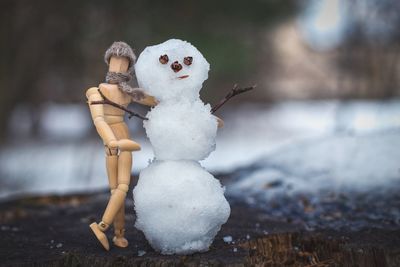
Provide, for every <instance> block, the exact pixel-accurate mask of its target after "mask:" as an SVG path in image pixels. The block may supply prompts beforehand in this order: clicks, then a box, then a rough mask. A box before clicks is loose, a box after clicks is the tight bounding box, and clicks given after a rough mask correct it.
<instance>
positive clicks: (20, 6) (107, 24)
mask: <svg viewBox="0 0 400 267" xmlns="http://www.w3.org/2000/svg"><path fill="white" fill-rule="evenodd" d="M0 6H1V8H0V13H1V15H0V21H1V37H0V38H1V42H0V47H1V51H2V60H1V61H0V127H1V129H2V131H1V132H0V139H1V143H0V198H2V199H5V198H10V197H18V196H21V195H22V196H23V195H29V194H47V193H56V194H65V193H69V192H77V191H85V192H87V191H93V190H98V189H105V188H107V178H106V173H105V166H104V153H103V147H102V143H101V140H100V138H99V137H98V136H97V134H96V132H95V129H94V126H93V124H92V122H91V120H90V114H89V111H88V108H87V105H86V99H85V91H86V89H88V88H89V87H92V86H97V85H98V84H99V83H101V82H103V81H104V77H105V73H106V70H107V67H106V64H105V63H104V61H103V55H104V52H105V50H106V49H107V48H108V47H109V46H110V45H111V44H112V43H113V41H125V42H127V43H128V44H130V45H131V46H132V47H133V48H134V50H135V52H136V54H137V55H139V54H140V52H141V51H142V50H143V49H144V48H145V47H146V46H148V45H154V44H158V43H161V42H163V41H165V40H167V39H170V38H180V39H184V40H188V41H190V42H191V43H192V44H194V45H195V46H196V47H197V48H198V49H199V50H200V51H201V52H202V53H203V54H204V56H205V57H206V58H207V60H208V61H209V62H210V64H211V70H210V73H209V79H208V80H207V81H206V82H205V84H204V87H203V89H202V91H201V97H202V99H203V101H204V102H206V103H210V104H211V105H213V104H216V103H217V102H218V101H219V100H220V99H221V98H222V97H223V96H224V95H225V94H226V93H227V92H228V91H229V90H230V89H231V88H232V86H233V84H235V83H238V84H239V85H241V86H248V85H253V84H257V85H258V86H257V88H256V89H255V90H254V91H252V92H250V93H247V94H244V95H241V96H239V97H236V98H235V99H233V100H232V101H231V102H228V103H227V104H226V105H225V106H224V107H223V108H222V109H221V110H220V111H218V114H217V115H218V116H220V117H222V118H223V119H224V120H225V127H224V128H223V129H221V130H220V132H219V136H218V140H217V150H216V151H215V152H214V153H213V154H212V155H211V156H210V157H209V158H207V159H206V160H205V161H203V162H202V164H203V165H204V166H205V167H206V168H207V169H209V170H210V171H212V172H213V173H214V174H234V177H233V178H232V179H231V180H230V181H229V182H228V183H227V192H228V194H230V195H232V196H235V195H236V196H240V197H242V198H245V199H246V201H247V202H248V203H250V204H251V203H254V202H257V201H258V200H259V199H269V198H271V196H274V195H275V194H276V193H278V194H286V195H287V194H298V193H304V192H323V191H324V190H328V191H329V192H331V193H332V192H339V193H340V192H351V191H354V190H356V191H357V192H372V191H377V190H383V191H382V192H386V191H385V190H389V189H393V188H395V189H396V190H397V189H398V188H399V185H400V172H399V168H400V162H399V158H400V149H399V147H400V98H399V96H400V75H399V74H400V28H399V25H400V2H399V1H396V0H380V1H378V0H354V1H345V0H319V1H315V0H314V1H299V0H289V1H278V0H256V1H231V0H229V1H228V0H222V1H211V0H203V1H175V0H170V1H162V0H151V1H145V0H129V1H125V0H121V1H104V0H100V1H90V0H89V1H50V0H40V1H27V0H13V1H8V0H5V1H1V4H0ZM130 108H131V109H133V110H135V111H137V112H141V113H142V114H145V113H146V112H147V109H146V108H143V107H140V106H138V105H132V106H131V107H130ZM128 124H129V127H130V128H131V134H132V137H133V139H134V140H136V141H138V142H139V143H140V144H141V145H142V148H143V150H142V151H141V152H138V153H135V154H134V165H133V172H134V173H135V174H137V173H138V172H139V171H140V170H141V169H143V168H145V167H146V166H147V164H148V161H149V160H151V159H152V158H153V154H152V153H153V152H152V150H151V146H150V144H149V142H148V139H147V138H146V136H145V133H144V131H143V127H142V121H140V120H138V119H136V118H132V119H131V120H129V122H128ZM397 204H398V203H397ZM397 204H396V205H397ZM392 207H393V209H391V210H389V211H388V212H389V214H392V215H393V214H394V215H393V216H395V218H397V219H396V220H398V221H397V222H400V211H399V209H398V208H395V205H393V206H392ZM397 207H398V206H397ZM275 212H277V213H279V212H280V211H279V210H276V209H275ZM393 216H392V217H393Z"/></svg>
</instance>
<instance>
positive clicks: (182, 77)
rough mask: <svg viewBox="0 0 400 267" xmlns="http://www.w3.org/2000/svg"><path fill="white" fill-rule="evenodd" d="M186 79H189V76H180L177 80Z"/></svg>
mask: <svg viewBox="0 0 400 267" xmlns="http://www.w3.org/2000/svg"><path fill="white" fill-rule="evenodd" d="M187 77H189V75H182V76H179V77H178V79H179V80H182V79H185V78H187Z"/></svg>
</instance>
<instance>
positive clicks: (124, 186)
mask: <svg viewBox="0 0 400 267" xmlns="http://www.w3.org/2000/svg"><path fill="white" fill-rule="evenodd" d="M117 189H118V190H121V191H123V192H125V193H127V192H128V190H129V186H128V185H127V184H119V185H118V187H117Z"/></svg>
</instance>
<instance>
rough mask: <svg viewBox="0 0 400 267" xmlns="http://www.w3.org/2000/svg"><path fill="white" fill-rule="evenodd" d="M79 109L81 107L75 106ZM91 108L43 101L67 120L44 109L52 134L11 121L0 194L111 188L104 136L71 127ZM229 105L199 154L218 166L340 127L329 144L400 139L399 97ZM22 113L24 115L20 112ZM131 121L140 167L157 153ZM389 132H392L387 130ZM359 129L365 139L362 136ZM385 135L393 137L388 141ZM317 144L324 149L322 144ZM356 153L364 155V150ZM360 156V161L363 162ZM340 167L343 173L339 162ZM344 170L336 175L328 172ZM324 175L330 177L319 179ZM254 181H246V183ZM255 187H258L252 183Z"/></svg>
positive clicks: (242, 163) (243, 162) (0, 163)
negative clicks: (210, 146)
mask: <svg viewBox="0 0 400 267" xmlns="http://www.w3.org/2000/svg"><path fill="white" fill-rule="evenodd" d="M52 105H53V104H52ZM75 109H76V111H72V110H75ZM86 109H87V106H84V105H82V106H78V105H72V106H71V105H67V106H66V107H64V105H60V107H57V108H52V109H45V110H44V111H43V114H44V115H45V114H46V113H47V112H54V111H55V110H58V111H60V112H58V111H57V120H61V121H66V123H65V125H63V126H62V127H60V128H58V126H57V125H58V124H57V123H53V120H50V118H51V117H52V116H49V115H45V116H44V117H43V118H46V119H45V120H48V121H43V123H42V124H43V125H52V127H53V130H52V131H51V134H50V132H49V133H48V134H46V136H47V137H48V138H45V139H42V140H40V141H38V140H37V139H31V138H29V139H24V138H22V136H29V134H28V133H26V132H24V131H23V129H21V128H18V129H16V128H11V132H10V135H11V136H12V137H13V138H15V140H14V139H11V140H9V141H8V142H7V143H6V144H5V145H3V146H2V147H1V148H0V175H1V176H0V177H1V178H0V183H1V186H0V198H5V197H9V196H13V195H14V196H15V195H17V194H47V193H57V194H65V193H69V192H76V191H92V190H98V189H105V188H108V181H107V178H106V171H105V164H104V161H105V159H104V151H103V147H102V143H101V140H100V139H99V138H98V136H90V139H89V138H87V137H86V135H87V132H85V131H83V130H82V131H78V132H79V133H80V134H81V135H80V136H79V135H76V133H75V132H74V131H73V129H77V128H78V127H83V126H82V125H75V124H81V123H83V121H85V123H87V125H86V126H87V127H88V128H91V127H93V125H92V123H91V122H90V117H89V112H88V111H87V110H86ZM23 110H25V111H26V109H24V108H18V109H17V111H18V112H17V111H16V112H17V113H16V114H13V115H12V117H13V118H14V119H15V120H16V121H15V122H17V118H18V117H19V116H20V115H21V114H25V113H24V112H23ZM62 110H63V111H65V110H68V112H66V113H65V112H61V111H62ZM78 111H79V112H78ZM223 111H224V110H223ZM225 111H226V112H225V113H224V114H222V115H219V116H221V117H222V118H223V119H224V121H225V126H224V128H222V129H219V130H218V135H217V139H216V140H217V141H216V143H217V147H216V150H215V151H214V152H213V153H211V155H210V156H209V157H208V158H207V159H205V160H203V161H202V162H201V164H202V166H204V167H205V168H206V169H208V170H210V171H211V172H213V173H221V172H231V171H232V170H233V169H236V168H244V167H246V166H248V165H250V164H253V163H254V162H257V161H259V160H260V158H263V157H264V158H266V157H267V158H271V155H273V154H274V153H278V152H279V153H280V156H279V158H283V157H284V155H285V152H284V151H285V150H286V149H289V148H290V147H291V146H295V145H300V144H306V143H308V144H309V146H312V145H313V142H314V141H316V142H318V143H319V142H322V141H323V140H324V139H326V138H328V137H329V138H334V137H335V136H339V135H341V138H338V139H336V140H335V141H334V139H332V140H331V141H327V139H326V140H325V141H324V142H326V145H325V146H324V147H325V148H326V149H328V147H329V146H328V142H330V143H331V144H333V143H335V144H336V146H338V147H341V146H345V143H343V145H342V144H341V143H340V142H342V141H343V142H346V144H353V148H352V149H353V150H356V149H357V148H356V146H357V144H358V146H359V147H360V149H363V148H364V147H365V144H368V141H367V140H368V138H369V137H371V138H372V139H373V142H375V147H376V148H377V149H383V147H382V146H385V147H391V146H392V145H391V142H398V141H397V140H398V139H400V134H397V135H396V131H397V132H398V131H400V101H399V100H398V99H393V100H390V101H346V102H343V103H341V102H338V101H304V102H282V103H277V104H275V105H270V106H265V105H250V104H249V105H244V106H239V107H235V108H232V107H231V106H229V104H227V106H226V109H225ZM72 112H73V113H74V114H81V116H82V118H80V119H76V120H75V119H74V120H72V119H68V118H71V117H69V113H72ZM25 115H26V114H25ZM74 116H75V115H74ZM20 117H22V118H26V116H22V115H21V116H20ZM249 118H251V119H249ZM15 125H17V123H15V124H14V126H15ZM128 125H129V127H130V129H131V133H132V137H133V138H134V140H135V141H137V142H139V143H140V145H141V147H142V150H141V151H139V152H137V153H134V154H133V156H134V163H133V168H132V171H133V172H134V173H138V172H140V171H141V170H142V169H143V168H145V167H146V166H147V165H148V162H149V161H150V160H152V159H153V158H154V154H153V152H152V147H151V145H150V143H149V141H148V140H147V139H146V138H145V136H144V134H143V133H140V132H138V131H139V128H141V126H140V122H139V121H138V120H134V119H131V120H130V121H129V122H128ZM86 126H85V127H86ZM24 127H25V126H24ZM67 127H69V130H65V131H64V132H63V130H62V129H65V128H67ZM14 130H15V131H14ZM71 132H74V133H73V134H72V136H68V135H67V134H66V133H71ZM390 132H391V133H392V134H391V135H387V134H389V133H390ZM346 136H347V137H346ZM351 136H353V138H352V137H351ZM374 136H375V137H374ZM389 136H391V137H390V138H389ZM396 136H397V137H396ZM359 137H360V142H358V143H357V140H359ZM387 138H388V140H386V141H385V139H387ZM379 139H381V140H379ZM362 140H363V141H362ZM318 146H321V149H322V144H319V145H318ZM369 147H370V149H368V151H367V150H366V149H364V150H362V151H363V152H362V153H363V154H365V153H374V150H373V144H372V143H371V145H370V146H369ZM393 147H395V146H393ZM329 152H330V151H327V152H326V153H323V151H321V152H320V154H319V156H318V159H319V160H320V161H321V160H323V159H324V157H326V156H328V155H329ZM293 153H294V152H293ZM354 153H355V152H354ZM393 153H395V152H393ZM288 154H289V153H288ZM337 157H338V156H337ZM356 159H357V160H358V159H361V157H357V158H356ZM343 160H344V158H343ZM346 160H348V158H346ZM383 160H384V159H382V161H383ZM313 161H314V160H313ZM336 161H340V158H339V157H338V158H337V159H336ZM382 161H380V163H381V164H380V165H378V164H365V165H368V168H370V169H372V168H376V173H378V172H379V171H380V170H382V172H383V173H384V172H385V171H386V167H385V166H386V164H385V162H382ZM352 162H354V163H355V159H354V160H353V159H352ZM362 164H363V163H362V162H361V163H359V165H358V166H362ZM21 165H23V167H21ZM364 167H365V166H364ZM364 167H363V169H364ZM263 172H265V173H270V175H271V178H270V179H268V176H269V175H265V176H263V175H262V173H263ZM354 172H355V174H354V178H353V180H357V178H356V176H357V175H356V173H357V172H356V171H354ZM279 173H280V170H274V169H263V170H260V171H259V174H257V175H256V174H254V176H257V177H260V178H259V179H267V180H266V181H265V182H266V183H269V182H271V181H275V180H274V178H273V177H274V176H277V177H279ZM336 173H340V171H339V169H337V170H336ZM254 176H253V175H251V177H253V178H251V177H250V176H249V177H248V178H249V180H250V179H254V180H256V178H254ZM262 177H266V178H262ZM297 178H298V177H293V178H292V179H297ZM339 178H340V177H337V176H332V177H330V179H339ZM285 179H291V178H290V177H287V178H285ZM358 180H359V183H360V184H362V183H363V182H364V181H366V180H365V179H363V177H362V176H359V178H358ZM369 180H371V179H369ZM372 180H373V179H372ZM378 180H379V181H381V183H382V184H389V182H388V181H390V179H389V177H384V176H383V175H382V177H380V178H379V179H378ZM243 182H244V181H243ZM247 182H248V181H247ZM247 182H246V183H247ZM320 182H321V183H325V182H326V181H324V180H322V179H321V180H320ZM258 183H259V184H260V186H261V185H263V183H262V182H258ZM353 185H355V183H353ZM349 186H350V184H349ZM251 187H252V186H251V185H249V186H248V188H251ZM271 190H272V189H271ZM274 190H275V189H274ZM228 191H229V186H228ZM249 193H251V194H252V192H251V191H249ZM243 197H248V195H247V194H246V195H243Z"/></svg>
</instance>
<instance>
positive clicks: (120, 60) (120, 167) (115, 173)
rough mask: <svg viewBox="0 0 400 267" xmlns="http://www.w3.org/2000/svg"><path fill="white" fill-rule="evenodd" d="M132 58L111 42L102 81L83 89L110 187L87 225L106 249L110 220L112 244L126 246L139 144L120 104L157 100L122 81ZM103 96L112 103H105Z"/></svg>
mask: <svg viewBox="0 0 400 267" xmlns="http://www.w3.org/2000/svg"><path fill="white" fill-rule="evenodd" d="M107 53H108V54H107ZM135 58H136V57H135V55H134V54H133V51H132V49H131V48H130V47H129V46H128V45H127V44H125V43H122V42H116V43H114V44H113V45H112V46H111V47H110V48H109V50H107V52H106V62H107V61H108V62H107V63H108V65H109V68H108V73H107V77H106V82H105V83H101V84H100V85H99V86H98V87H92V88H89V89H88V90H87V91H86V97H87V100H88V105H89V109H90V114H91V116H92V119H93V123H94V125H95V127H96V130H97V133H98V134H99V136H100V138H101V139H102V140H103V143H104V148H105V154H106V169H107V175H108V182H109V186H110V190H111V195H110V198H109V201H108V204H107V207H106V209H105V211H104V213H103V217H102V220H101V221H100V222H99V223H96V222H95V223H92V224H91V225H90V228H91V229H92V231H93V233H94V234H95V236H96V237H97V239H98V240H99V241H100V243H101V244H102V246H103V247H104V248H105V249H106V250H109V249H110V245H109V242H108V239H107V236H106V235H105V233H104V232H105V231H106V230H107V229H108V228H109V226H110V225H111V224H112V223H113V226H114V238H113V243H114V245H116V246H118V247H122V248H124V247H127V246H128V240H127V239H126V238H125V198H126V193H127V192H128V189H129V183H130V180H131V168H132V151H138V150H140V145H139V144H138V143H136V142H135V141H133V140H132V139H131V137H130V134H129V130H128V127H127V125H126V123H125V122H124V115H125V112H126V111H125V110H124V109H123V108H125V109H126V108H127V106H128V105H129V104H130V103H131V102H136V103H139V104H143V105H147V106H155V105H156V104H157V101H156V100H155V98H154V97H152V96H149V95H147V94H146V93H144V92H143V90H142V89H140V88H130V87H129V86H128V85H126V84H124V82H126V81H127V80H129V79H130V78H131V77H132V75H131V73H130V71H132V67H133V65H134V63H135V62H134V60H135ZM106 99H107V100H108V101H109V103H113V104H107V103H105V100H106ZM121 107H122V108H121ZM126 110H127V109H126ZM131 115H132V114H131Z"/></svg>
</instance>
